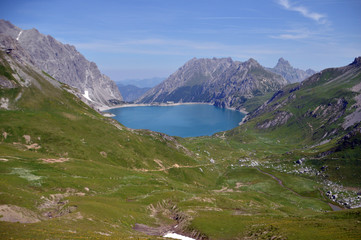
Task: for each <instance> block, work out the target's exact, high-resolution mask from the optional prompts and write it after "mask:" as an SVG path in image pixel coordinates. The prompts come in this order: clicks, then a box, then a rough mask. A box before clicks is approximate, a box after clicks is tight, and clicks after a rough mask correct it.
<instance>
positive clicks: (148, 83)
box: [116, 77, 166, 88]
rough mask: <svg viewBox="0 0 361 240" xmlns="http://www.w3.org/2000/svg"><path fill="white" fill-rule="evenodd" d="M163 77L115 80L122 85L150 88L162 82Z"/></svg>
mask: <svg viewBox="0 0 361 240" xmlns="http://www.w3.org/2000/svg"><path fill="white" fill-rule="evenodd" d="M165 79H166V78H165V77H153V78H144V79H125V80H121V81H117V82H116V83H117V84H122V85H132V86H136V87H138V88H152V87H155V86H156V85H158V84H159V83H161V82H163V81H164V80H165Z"/></svg>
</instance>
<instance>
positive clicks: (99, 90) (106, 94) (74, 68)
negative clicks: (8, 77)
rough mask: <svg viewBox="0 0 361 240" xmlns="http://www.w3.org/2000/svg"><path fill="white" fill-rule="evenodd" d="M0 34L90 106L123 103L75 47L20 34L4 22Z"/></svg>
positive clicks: (37, 35)
mask: <svg viewBox="0 0 361 240" xmlns="http://www.w3.org/2000/svg"><path fill="white" fill-rule="evenodd" d="M0 34H4V35H7V36H10V37H11V38H13V39H16V41H17V42H18V43H19V44H20V46H21V47H22V48H23V49H25V51H26V52H27V54H28V55H29V57H30V58H31V61H32V62H33V63H34V65H35V66H37V67H38V68H39V69H41V70H43V71H45V72H46V73H48V74H49V75H50V76H52V77H53V78H55V79H56V80H58V81H60V82H63V83H66V84H68V85H70V86H72V87H75V88H77V89H79V90H80V92H81V94H82V95H85V96H86V97H85V98H86V99H87V100H85V98H84V99H83V100H85V101H88V103H91V104H94V105H97V106H99V105H100V106H104V105H106V106H111V105H113V104H114V103H116V102H120V101H122V96H121V94H120V92H119V90H118V88H117V86H116V84H115V83H114V82H113V81H112V80H111V79H110V78H109V77H107V76H106V75H104V74H102V73H101V72H100V71H99V69H98V67H97V65H96V64H95V63H94V62H89V61H88V60H87V59H85V57H84V56H83V55H82V54H81V53H79V52H78V51H77V50H76V49H75V47H74V46H71V45H68V44H63V43H61V42H59V41H57V40H56V39H54V38H53V37H52V36H49V35H48V36H46V35H44V34H41V33H39V31H38V30H36V29H30V30H21V29H20V28H18V27H16V26H14V25H13V24H11V23H10V22H7V21H4V20H0ZM86 93H87V94H86Z"/></svg>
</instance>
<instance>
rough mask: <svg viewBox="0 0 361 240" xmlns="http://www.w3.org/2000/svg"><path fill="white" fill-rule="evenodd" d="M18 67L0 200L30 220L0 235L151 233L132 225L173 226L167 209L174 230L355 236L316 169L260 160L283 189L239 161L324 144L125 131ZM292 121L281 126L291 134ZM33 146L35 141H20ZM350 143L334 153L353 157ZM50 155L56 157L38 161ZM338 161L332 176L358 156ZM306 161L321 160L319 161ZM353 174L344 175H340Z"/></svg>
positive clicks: (355, 225)
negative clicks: (22, 80)
mask: <svg viewBox="0 0 361 240" xmlns="http://www.w3.org/2000/svg"><path fill="white" fill-rule="evenodd" d="M18 67H19V68H23V66H20V65H19V66H18ZM23 70H24V71H26V72H27V74H28V75H29V76H32V77H33V78H34V79H35V80H34V81H36V83H34V84H33V85H31V86H30V87H28V88H22V87H18V88H16V89H1V90H0V91H1V96H6V97H8V98H9V99H10V101H11V103H12V106H13V107H14V108H12V109H11V110H4V109H0V134H2V135H1V136H0V159H2V160H0V165H1V166H0V192H1V194H0V205H15V206H19V207H23V208H26V209H28V210H30V211H32V212H34V213H35V214H36V215H37V216H38V218H39V219H41V221H40V222H38V223H31V224H29V223H19V222H16V221H21V218H19V219H15V222H4V221H2V222H0V238H2V239H10V238H13V239H24V238H26V239H49V238H52V239H54V238H59V239H77V238H81V239H96V238H99V239H127V238H139V239H148V238H150V239H152V238H153V239H154V238H156V237H152V236H149V235H146V234H144V233H141V232H137V231H135V230H134V229H133V227H134V225H135V224H136V223H140V224H146V225H148V226H152V227H157V226H161V225H169V224H174V225H175V224H177V222H176V221H175V220H174V219H173V218H172V216H171V215H169V214H168V215H167V212H169V211H170V209H177V211H178V213H179V214H183V215H184V216H187V217H188V219H189V220H188V221H187V224H186V226H185V227H184V229H183V231H185V232H187V233H190V232H192V231H195V232H197V233H199V234H201V235H203V236H204V237H207V238H209V239H237V238H244V237H249V238H251V239H252V238H253V239H257V238H261V239H262V238H263V239H270V238H273V237H274V238H276V239H277V238H278V239H286V238H287V239H330V238H333V239H357V238H359V233H360V232H361V228H360V224H359V221H360V214H361V213H360V210H359V209H355V210H346V211H342V212H329V211H330V210H331V209H330V207H329V206H328V204H327V201H326V200H325V199H324V198H323V197H322V195H321V194H320V192H319V190H318V189H319V188H320V187H321V186H320V184H319V183H318V179H317V178H316V177H305V176H299V175H295V174H286V173H283V172H280V171H278V170H277V168H275V167H274V168H271V167H270V168H266V167H260V168H261V170H262V171H264V172H266V173H269V174H272V175H274V176H275V177H277V178H278V179H280V180H282V182H283V184H284V187H283V186H282V185H280V184H279V183H278V182H277V181H276V180H275V179H274V178H272V177H271V176H270V175H267V174H265V173H262V172H260V171H258V170H257V169H256V168H254V167H251V166H243V165H242V163H243V162H242V161H243V160H245V161H248V162H252V161H254V162H257V163H260V164H263V166H270V165H271V164H274V166H280V165H282V166H285V167H289V168H292V167H293V161H295V160H297V159H299V158H301V157H305V156H306V157H312V156H315V154H317V153H319V152H322V151H324V150H327V149H330V148H332V147H333V146H334V145H335V142H330V143H328V144H327V146H320V147H319V148H317V151H316V150H314V149H302V148H301V146H302V145H303V142H302V143H297V141H296V140H294V141H291V140H290V139H289V138H286V137H285V136H286V135H287V129H286V128H281V129H280V130H277V129H275V130H272V131H271V130H270V131H266V132H265V131H263V132H262V131H257V130H255V128H254V126H255V122H252V121H251V122H250V123H248V124H247V125H243V126H241V127H239V128H236V129H234V130H232V131H230V132H227V133H225V136H223V134H222V133H219V134H216V135H214V136H212V137H199V138H188V139H182V138H174V139H173V138H166V137H164V135H162V134H158V133H154V132H149V131H135V130H130V129H127V128H125V127H124V126H121V125H120V124H119V123H116V122H114V121H113V120H111V119H108V118H105V117H103V116H102V115H100V114H98V113H97V112H95V111H94V110H92V109H91V108H89V107H88V106H87V105H85V104H84V103H83V102H81V101H80V100H79V99H77V98H76V97H75V96H73V95H72V94H70V93H69V92H68V91H67V89H68V88H69V87H68V86H65V85H62V84H59V83H57V82H55V80H49V81H54V82H49V81H48V80H46V79H47V77H48V76H46V74H45V73H38V72H34V71H32V70H31V69H23ZM43 75H45V77H44V76H43ZM19 92H22V95H21V98H20V99H19V100H17V101H15V98H16V96H18V94H19ZM295 111H296V110H295ZM295 113H296V112H295ZM265 118H266V117H265ZM301 123H302V122H301ZM296 125H297V124H296V123H294V125H291V126H290V127H291V129H292V131H295V136H297V137H298V139H300V138H301V137H302V136H303V135H302V132H300V130H299V128H298V127H297V126H296ZM303 125H304V124H303ZM119 128H120V129H119ZM5 132H6V137H5V135H3V134H4V133H5ZM24 135H28V136H30V142H26V139H25V138H24ZM307 141H311V140H310V139H307V140H305V142H307ZM35 143H36V144H38V145H39V146H40V147H41V148H38V149H35V148H29V146H30V145H31V144H35ZM180 144H181V145H183V146H184V147H185V148H187V150H188V151H185V150H182V148H180V147H179V145H180ZM290 151H291V153H289V154H288V153H287V152H290ZM358 151H359V150H358V149H353V150H349V149H348V150H345V151H342V152H340V153H338V154H339V157H342V156H354V157H355V156H356V155H357V153H358ZM342 154H344V155H342ZM60 158H63V159H67V161H64V162H55V163H49V162H46V161H44V160H43V159H60ZM239 160H242V161H239ZM322 161H323V163H324V162H327V164H328V165H329V166H331V165H332V166H333V165H334V166H336V165H337V164H338V163H339V162H336V161H335V162H334V163H333V162H332V161H334V160H333V159H331V158H329V159H324V160H322ZM345 161H346V162H345V164H344V165H342V166H343V167H342V168H341V171H342V174H347V173H349V172H350V171H351V170H350V168H349V167H347V166H346V165H348V164H349V163H351V162H352V163H354V165H353V166H356V167H354V169H356V170H353V172H352V173H353V174H357V173H358V172H357V166H358V165H357V164H358V162H357V161H354V160H353V159H347V160H345ZM159 163H161V165H162V166H161V165H160V164H159ZM267 164H268V165H267ZM308 164H311V165H313V166H318V167H319V166H321V165H322V164H321V163H320V162H319V161H318V160H309V162H308ZM329 172H331V171H329ZM330 176H331V175H330ZM332 176H336V173H335V175H332ZM358 179H360V178H359V177H358V176H355V175H351V176H350V177H347V179H345V183H349V182H350V183H351V181H352V180H354V181H357V180H358ZM41 206H48V207H41ZM152 206H153V207H154V209H155V210H154V209H153V210H152ZM154 211H156V213H154ZM49 215H52V216H53V217H52V218H50V217H48V216H49Z"/></svg>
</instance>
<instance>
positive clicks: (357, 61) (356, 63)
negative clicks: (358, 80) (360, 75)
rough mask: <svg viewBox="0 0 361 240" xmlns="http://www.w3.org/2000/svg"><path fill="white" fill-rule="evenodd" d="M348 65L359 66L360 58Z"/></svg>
mask: <svg viewBox="0 0 361 240" xmlns="http://www.w3.org/2000/svg"><path fill="white" fill-rule="evenodd" d="M350 65H356V66H361V56H360V57H357V58H355V60H354V61H353V62H352V63H351V64H350Z"/></svg>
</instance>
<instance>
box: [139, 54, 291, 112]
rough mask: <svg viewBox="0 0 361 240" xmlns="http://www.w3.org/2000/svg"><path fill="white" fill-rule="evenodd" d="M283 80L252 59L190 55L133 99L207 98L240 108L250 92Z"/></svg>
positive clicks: (270, 87)
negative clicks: (166, 77) (199, 57)
mask: <svg viewBox="0 0 361 240" xmlns="http://www.w3.org/2000/svg"><path fill="white" fill-rule="evenodd" d="M286 84H287V81H286V80H285V79H284V78H283V77H281V76H280V75H278V74H275V73H272V72H269V71H267V70H266V69H264V68H263V67H262V66H261V65H260V64H259V63H258V62H257V61H255V60H254V59H249V60H248V61H246V62H238V61H233V60H232V59H231V58H221V59H217V58H213V59H196V58H194V59H192V60H190V61H188V62H187V63H186V64H185V65H184V66H182V67H181V68H179V69H178V71H176V72H175V73H173V74H172V75H171V76H170V77H169V78H168V79H166V80H165V81H164V82H162V83H161V84H159V85H158V86H156V87H155V88H153V89H151V90H150V91H148V92H147V93H146V94H145V95H143V96H142V97H141V98H140V99H138V100H137V102H141V103H154V102H167V101H173V102H207V103H213V104H215V105H216V106H220V107H224V108H241V107H242V104H243V103H244V102H245V101H247V100H248V99H250V98H253V97H254V96H259V95H263V94H265V93H267V92H272V91H276V90H278V89H280V88H281V87H283V86H285V85H286Z"/></svg>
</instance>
